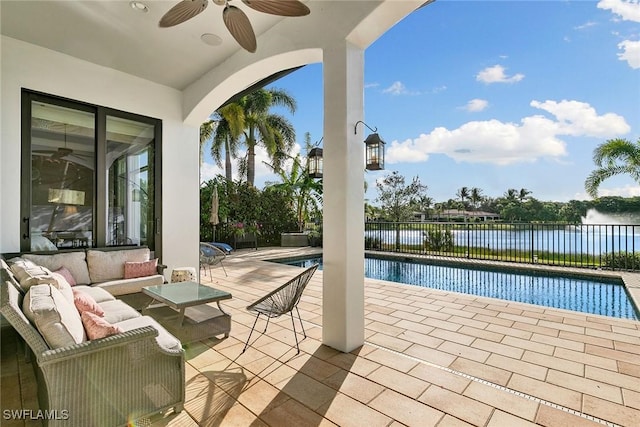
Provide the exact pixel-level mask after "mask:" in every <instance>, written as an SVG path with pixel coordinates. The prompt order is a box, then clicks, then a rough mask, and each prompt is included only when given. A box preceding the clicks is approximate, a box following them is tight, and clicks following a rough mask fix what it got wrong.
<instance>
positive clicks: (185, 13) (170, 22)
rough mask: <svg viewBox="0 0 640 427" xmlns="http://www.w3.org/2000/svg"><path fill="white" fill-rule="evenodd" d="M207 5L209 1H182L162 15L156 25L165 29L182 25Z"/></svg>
mask: <svg viewBox="0 0 640 427" xmlns="http://www.w3.org/2000/svg"><path fill="white" fill-rule="evenodd" d="M208 4H209V0H182V1H181V2H180V3H178V4H177V5H175V6H173V7H172V8H171V9H169V11H168V12H167V13H165V14H164V16H163V17H162V18H161V19H160V22H159V24H158V25H159V26H160V27H162V28H166V27H173V26H174V25H178V24H182V23H183V22H184V21H187V20H189V19H191V18H193V17H194V16H196V15H198V14H199V13H200V12H202V11H203V10H205V9H206V8H207V5H208Z"/></svg>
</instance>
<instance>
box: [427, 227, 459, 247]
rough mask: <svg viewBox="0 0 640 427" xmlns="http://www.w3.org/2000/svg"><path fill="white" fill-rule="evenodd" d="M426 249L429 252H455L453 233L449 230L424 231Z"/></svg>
mask: <svg viewBox="0 0 640 427" xmlns="http://www.w3.org/2000/svg"><path fill="white" fill-rule="evenodd" d="M422 235H423V236H424V247H425V249H426V250H428V251H437V252H450V251H452V250H453V232H452V231H451V230H449V229H441V228H439V229H435V230H429V231H423V232H422Z"/></svg>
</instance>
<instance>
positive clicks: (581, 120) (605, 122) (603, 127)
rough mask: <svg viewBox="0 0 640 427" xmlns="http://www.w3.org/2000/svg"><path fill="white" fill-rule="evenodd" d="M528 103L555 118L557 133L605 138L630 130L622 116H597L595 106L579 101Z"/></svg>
mask: <svg viewBox="0 0 640 427" xmlns="http://www.w3.org/2000/svg"><path fill="white" fill-rule="evenodd" d="M530 105H531V106H532V107H534V108H539V109H541V110H544V111H546V112H548V113H551V114H552V115H554V116H555V118H556V119H557V121H556V126H557V129H558V134H560V135H569V136H583V135H586V136H593V137H601V138H606V137H610V136H611V135H623V134H625V133H627V132H629V131H630V130H631V128H630V127H629V125H628V124H627V122H626V121H625V120H624V117H622V116H619V115H617V114H615V113H606V114H603V115H601V116H598V113H597V112H596V110H595V108H593V107H592V106H591V105H589V104H587V103H586V102H580V101H567V100H562V101H560V102H556V101H544V102H539V101H531V103H530Z"/></svg>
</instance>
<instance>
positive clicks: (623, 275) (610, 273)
mask: <svg viewBox="0 0 640 427" xmlns="http://www.w3.org/2000/svg"><path fill="white" fill-rule="evenodd" d="M301 249H303V248H301ZM307 249H310V248H307ZM313 249H314V250H311V251H300V252H302V253H297V254H291V253H290V254H288V255H284V254H282V255H280V256H278V255H276V254H273V255H272V256H270V257H264V258H263V260H264V261H276V260H278V261H282V260H290V261H295V260H301V259H306V258H309V257H311V256H322V254H323V252H322V249H317V248H313ZM364 253H365V256H369V257H370V258H382V259H391V260H394V259H395V260H398V259H399V260H418V261H420V260H422V261H437V262H438V263H441V264H449V265H453V264H455V265H471V266H481V267H486V268H499V269H508V270H522V271H529V272H530V271H532V270H533V271H538V272H541V273H555V274H558V275H567V274H568V275H571V276H580V277H587V278H589V277H593V278H602V279H618V280H620V281H621V282H622V284H623V286H624V287H625V290H626V292H627V295H628V296H629V299H630V300H631V302H632V304H633V305H634V307H635V309H636V314H637V315H638V316H639V317H640V273H632V272H628V271H621V270H602V269H599V268H598V269H594V268H578V267H563V266H554V265H547V264H528V263H515V262H505V261H491V260H483V259H474V258H457V257H443V256H436V255H426V254H407V253H397V252H385V251H372V250H365V251H364ZM483 298H490V297H483ZM493 299H499V300H501V301H510V302H515V301H511V300H504V299H500V298H493ZM522 304H527V303H522ZM530 305H536V304H530ZM538 307H546V306H538ZM554 308H555V307H554ZM559 310H565V309H559ZM568 311H573V310H568ZM585 314H589V315H594V316H604V317H611V316H605V315H600V314H593V313H585ZM616 319H618V318H617V317H616ZM620 319H621V320H630V321H637V320H634V319H623V318H620Z"/></svg>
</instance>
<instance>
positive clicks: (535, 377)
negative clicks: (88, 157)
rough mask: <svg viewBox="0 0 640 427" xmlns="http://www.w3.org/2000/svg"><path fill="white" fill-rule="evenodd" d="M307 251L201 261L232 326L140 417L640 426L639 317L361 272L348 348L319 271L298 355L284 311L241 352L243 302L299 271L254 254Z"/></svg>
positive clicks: (632, 282) (14, 394) (294, 251)
mask: <svg viewBox="0 0 640 427" xmlns="http://www.w3.org/2000/svg"><path fill="white" fill-rule="evenodd" d="M310 253H317V251H314V250H313V249H311V248H261V249H259V250H258V251H253V250H251V251H239V252H237V253H234V254H233V255H231V256H229V257H228V258H227V259H226V260H225V261H224V264H225V267H226V270H227V273H228V277H227V276H225V274H224V272H223V270H222V268H220V267H216V268H214V269H212V277H210V276H208V275H207V276H205V275H204V274H203V272H204V270H202V272H201V275H202V276H201V281H202V283H203V284H209V285H212V286H215V287H216V288H219V289H224V290H228V291H230V292H231V293H232V294H233V299H232V300H229V301H225V303H224V304H223V305H224V307H225V308H228V311H229V312H230V313H231V315H232V329H231V336H230V337H229V338H227V339H222V340H216V339H210V340H204V341H201V342H197V343H194V344H191V345H189V346H187V347H186V352H187V358H186V359H187V366H186V372H187V401H186V404H185V410H184V411H183V412H182V413H180V414H178V415H175V414H171V413H169V414H167V415H165V416H164V417H161V416H156V417H153V418H152V419H149V420H144V421H145V423H149V424H151V425H154V426H165V425H168V426H195V425H200V426H265V425H267V426H277V427H280V426H325V425H326V426H334V425H337V426H367V427H374V426H393V427H395V426H401V425H409V426H421V427H422V426H439V427H445V426H468V425H475V426H509V427H511V426H516V427H517V426H529V425H545V426H563V427H564V426H589V425H594V426H597V425H600V426H601V425H610V426H615V425H620V426H629V427H631V426H638V425H640V322H637V321H631V320H624V319H615V318H610V317H604V316H597V315H588V314H584V313H578V312H572V311H567V310H558V309H551V308H546V307H540V306H534V305H528V304H522V303H516V302H509V301H504V300H498V299H491V298H484V297H474V296H471V295H464V294H458V293H453V292H445V291H439V290H434V289H429V288H422V287H414V286H406V285H402V284H397V283H393V282H385V281H381V280H374V279H365V287H364V291H365V344H364V345H363V346H362V347H360V348H358V349H356V350H354V351H352V352H351V353H347V354H345V353H341V352H338V351H336V350H334V349H332V348H330V347H327V346H324V345H323V344H322V342H321V338H322V271H318V272H316V274H315V275H314V276H313V278H312V280H311V282H310V284H309V287H308V288H307V290H306V291H305V293H304V295H303V297H302V300H301V303H300V305H299V308H300V314H301V316H302V318H303V321H304V325H305V328H306V331H307V335H308V338H307V339H305V340H303V341H302V342H301V344H300V348H301V353H300V354H299V355H296V354H295V342H294V337H293V333H292V329H291V319H289V318H286V317H283V318H281V319H277V320H275V321H272V323H271V324H270V326H269V330H268V333H267V335H263V336H259V338H257V339H255V338H253V337H252V344H251V346H250V348H249V349H248V350H247V351H246V352H245V353H241V351H242V347H243V345H244V341H245V340H246V338H247V336H248V334H249V329H250V327H251V325H252V323H253V320H254V317H253V316H252V315H250V314H249V313H247V312H246V310H245V309H244V307H246V306H247V305H248V304H249V303H250V302H253V301H254V300H255V299H257V298H258V297H259V296H262V295H264V294H265V293H266V292H268V291H269V290H271V289H274V288H275V287H276V286H277V285H279V284H282V283H284V282H285V281H286V280H288V279H289V278H291V277H293V276H294V275H295V274H296V273H298V272H299V271H300V269H299V268H297V267H293V266H287V265H280V264H275V263H270V262H264V261H263V260H264V259H271V258H281V257H291V256H297V255H301V254H310ZM536 268H542V267H536ZM606 274H608V273H606ZM615 274H620V273H615ZM623 275H624V276H625V283H626V284H627V286H628V288H629V289H630V290H631V291H633V290H634V289H635V290H638V288H640V274H631V273H623ZM636 301H637V300H636ZM296 322H297V320H296ZM259 326H260V325H259ZM259 326H258V327H259ZM254 337H255V335H254ZM2 338H3V340H2V346H1V349H2V387H1V390H2V391H1V395H0V397H1V398H2V400H1V401H2V409H3V410H4V409H18V408H25V409H30V408H34V409H35V408H37V402H36V400H35V388H34V387H35V382H34V380H33V376H32V375H30V373H31V371H30V369H28V368H29V366H28V365H26V364H25V363H24V360H23V358H22V357H19V356H17V355H16V351H15V349H16V345H15V339H13V338H12V334H11V331H7V330H3V337H2ZM34 405H35V406H34ZM149 424H145V425H149ZM2 425H3V426H5V425H7V426H13V425H16V426H17V425H37V424H34V423H26V424H23V423H21V422H17V421H10V422H5V421H4V420H3V423H2Z"/></svg>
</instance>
